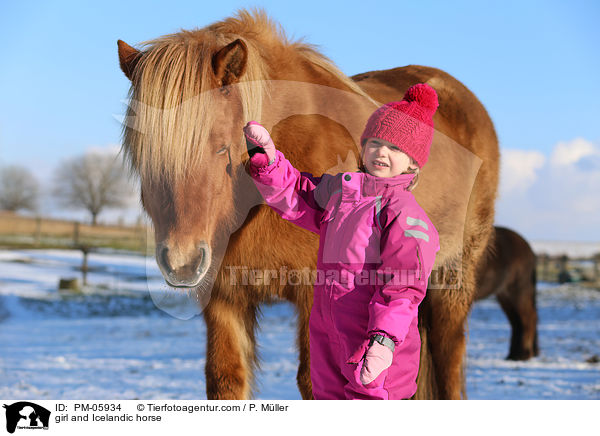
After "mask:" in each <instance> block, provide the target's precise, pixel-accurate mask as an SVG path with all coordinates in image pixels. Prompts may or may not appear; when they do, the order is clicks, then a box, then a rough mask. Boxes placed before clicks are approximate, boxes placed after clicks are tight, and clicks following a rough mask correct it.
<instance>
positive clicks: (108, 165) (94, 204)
mask: <svg viewBox="0 0 600 436" xmlns="http://www.w3.org/2000/svg"><path fill="white" fill-rule="evenodd" d="M40 191H41V190H40V183H39V181H38V180H37V178H36V176H35V175H34V174H33V173H32V171H31V170H29V169H28V168H26V167H24V166H20V165H9V166H5V167H3V168H0V209H1V210H5V211H11V212H16V211H19V210H29V211H32V212H38V209H39V200H40V195H41V194H40ZM49 193H50V194H51V195H52V196H53V198H55V199H56V200H57V202H58V203H59V204H61V205H62V206H64V207H67V208H69V209H79V210H82V209H83V210H86V211H87V212H88V213H89V214H90V222H91V224H92V225H96V223H97V220H98V215H100V213H101V212H102V211H104V210H105V209H108V208H119V207H125V206H127V204H128V202H129V201H130V199H131V197H132V194H133V188H132V186H131V184H130V183H129V180H128V177H127V170H126V169H125V167H124V164H123V163H122V160H121V159H120V158H118V156H116V155H114V154H108V153H100V152H88V153H86V154H83V155H80V156H77V157H74V158H70V159H66V160H63V161H62V162H61V163H60V164H59V165H58V166H57V167H56V169H55V171H54V174H53V179H52V182H51V186H50V189H49Z"/></svg>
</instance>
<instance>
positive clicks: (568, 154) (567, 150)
mask: <svg viewBox="0 0 600 436" xmlns="http://www.w3.org/2000/svg"><path fill="white" fill-rule="evenodd" d="M599 154H600V152H599V151H598V150H597V149H596V147H594V144H592V143H591V142H590V141H586V140H585V139H583V138H575V139H574V140H572V141H570V142H559V143H558V144H556V146H555V147H554V151H553V152H552V156H551V158H550V163H551V165H553V166H569V165H572V164H574V163H577V162H578V161H579V160H581V159H582V158H584V157H586V156H593V155H599Z"/></svg>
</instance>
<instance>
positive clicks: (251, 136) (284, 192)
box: [244, 121, 332, 234]
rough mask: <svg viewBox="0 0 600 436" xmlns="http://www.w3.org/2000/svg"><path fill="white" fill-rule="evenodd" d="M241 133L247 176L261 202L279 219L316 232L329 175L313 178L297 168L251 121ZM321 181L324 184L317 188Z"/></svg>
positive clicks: (267, 133)
mask: <svg viewBox="0 0 600 436" xmlns="http://www.w3.org/2000/svg"><path fill="white" fill-rule="evenodd" d="M244 134H245V135H246V144H247V146H248V154H249V155H250V165H249V171H250V176H251V177H252V179H253V180H254V184H255V185H256V187H257V188H258V190H259V192H260V193H261V195H262V196H263V198H264V200H265V202H266V203H267V204H268V205H269V206H270V207H271V208H272V209H273V210H275V212H277V213H278V214H279V215H280V216H281V217H282V218H284V219H286V220H288V221H290V222H292V223H294V224H296V225H298V226H300V227H302V228H304V229H306V230H310V231H311V232H314V233H317V234H318V233H319V226H320V225H319V224H320V221H321V217H322V215H323V212H324V209H325V204H326V200H327V198H328V196H327V191H328V189H326V188H327V187H326V186H325V185H327V183H326V182H328V181H329V179H330V178H331V177H332V176H330V175H328V174H324V175H323V177H314V176H313V175H312V174H309V173H305V172H300V171H298V170H297V169H296V168H294V167H293V166H292V164H291V163H290V162H289V161H288V160H287V159H286V158H285V156H284V155H283V153H282V152H281V151H279V150H277V149H275V145H274V144H273V140H272V139H271V136H270V135H269V132H268V131H267V130H266V129H265V128H264V127H263V126H261V125H260V124H258V123H256V122H254V121H251V122H249V123H248V124H247V125H246V127H244ZM321 182H324V185H322V186H320V187H319V189H317V186H318V185H319V184H320V183H321ZM324 188H325V189H324Z"/></svg>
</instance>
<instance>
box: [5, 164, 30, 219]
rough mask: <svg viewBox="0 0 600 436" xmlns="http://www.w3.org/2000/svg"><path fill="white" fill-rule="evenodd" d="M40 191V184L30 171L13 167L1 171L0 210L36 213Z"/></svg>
mask: <svg viewBox="0 0 600 436" xmlns="http://www.w3.org/2000/svg"><path fill="white" fill-rule="evenodd" d="M39 190H40V188H39V183H38V181H37V179H36V178H35V176H34V175H33V173H32V172H31V171H30V170H29V169H27V168H25V167H22V166H19V165H11V166H6V167H4V168H2V170H0V209H3V210H9V211H11V212H15V211H17V210H19V209H29V210H31V211H35V210H36V208H37V202H38V195H39Z"/></svg>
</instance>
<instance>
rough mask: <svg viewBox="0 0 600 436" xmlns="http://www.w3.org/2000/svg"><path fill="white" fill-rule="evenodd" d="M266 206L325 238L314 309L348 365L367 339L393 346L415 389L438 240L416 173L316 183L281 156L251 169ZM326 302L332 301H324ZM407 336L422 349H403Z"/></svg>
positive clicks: (327, 178)
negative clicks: (379, 337) (417, 192)
mask: <svg viewBox="0 0 600 436" xmlns="http://www.w3.org/2000/svg"><path fill="white" fill-rule="evenodd" d="M249 170H250V175H251V176H252V178H253V180H254V183H255V185H256V186H257V188H258V190H259V191H260V193H261V194H262V196H263V198H264V200H265V202H266V203H267V204H268V205H269V206H270V207H271V208H272V209H274V210H275V211H276V212H277V213H278V214H279V215H280V216H281V217H282V218H284V219H286V220H288V221H290V222H292V223H294V224H296V225H298V226H300V227H302V228H304V229H307V230H310V231H311V232H314V233H316V234H318V235H320V243H319V253H318V260H317V270H318V272H319V273H322V274H321V275H319V274H317V280H316V282H315V297H314V304H313V307H314V305H317V309H318V310H321V311H322V312H324V313H325V315H324V318H323V319H324V320H326V321H327V320H329V321H330V325H329V326H328V327H327V328H333V329H334V334H335V337H336V338H337V339H338V340H339V342H340V343H341V344H342V347H343V350H344V351H343V353H344V354H345V356H343V357H344V361H345V362H346V363H357V362H359V361H360V360H361V358H362V357H364V353H365V352H366V349H367V348H368V342H369V337H370V336H371V334H373V333H383V334H385V335H387V336H388V337H390V338H391V339H392V340H394V342H395V344H396V351H395V352H394V364H393V366H394V365H396V366H397V365H401V366H403V368H401V369H399V370H398V371H402V372H403V374H406V373H408V376H407V378H406V380H404V381H403V383H405V384H409V386H408V387H407V390H406V391H405V392H403V395H408V396H410V395H412V394H411V392H412V393H414V391H415V390H416V384H415V383H414V382H415V379H416V375H417V372H418V362H419V351H420V336H419V333H418V329H417V314H418V306H419V304H420V303H421V301H422V300H423V298H424V297H425V293H426V290H427V282H428V278H429V275H430V274H431V271H432V268H433V264H434V262H435V256H436V253H437V251H439V249H440V246H439V237H438V233H437V231H436V229H435V227H434V226H433V224H432V222H431V221H430V220H429V218H428V217H427V214H426V213H425V212H424V211H423V209H422V208H421V207H420V206H419V204H418V203H417V201H416V200H415V198H414V195H413V194H412V192H410V191H408V190H407V189H406V187H407V186H408V185H409V184H410V182H411V181H412V179H413V177H414V174H401V175H399V176H396V177H391V178H382V177H376V176H373V175H370V174H368V173H363V172H347V173H339V174H337V175H329V174H323V176H321V177H314V176H312V175H311V174H309V173H305V172H299V171H298V170H297V169H295V168H294V167H293V166H292V164H291V163H290V162H289V161H288V160H287V159H286V158H285V157H284V155H283V153H281V151H279V150H276V157H275V161H274V162H273V163H271V164H269V165H265V166H263V167H255V166H253V165H250V166H249ZM327 300H329V301H327ZM407 337H410V338H412V339H411V341H413V342H416V341H418V344H412V345H410V346H408V345H407V346H406V347H403V344H404V342H405V340H407Z"/></svg>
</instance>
